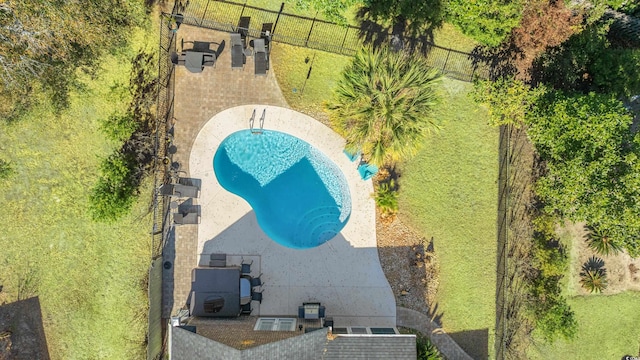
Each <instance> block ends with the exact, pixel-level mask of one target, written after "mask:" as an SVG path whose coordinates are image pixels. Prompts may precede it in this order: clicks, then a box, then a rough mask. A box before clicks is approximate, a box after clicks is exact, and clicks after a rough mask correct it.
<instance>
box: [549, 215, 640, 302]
mask: <svg viewBox="0 0 640 360" xmlns="http://www.w3.org/2000/svg"><path fill="white" fill-rule="evenodd" d="M558 234H560V235H561V236H562V235H563V234H564V235H566V236H568V237H570V238H571V239H572V244H571V246H572V248H571V265H570V266H571V278H570V284H571V285H572V286H571V287H573V290H575V292H576V293H577V294H578V295H588V294H590V293H589V292H588V291H587V290H585V289H583V288H582V286H580V271H581V269H582V265H583V264H584V263H586V262H587V260H589V258H590V257H592V256H595V257H598V258H601V259H602V260H604V267H605V269H606V270H607V279H608V284H609V285H608V286H607V288H606V289H605V290H604V291H603V292H602V294H605V295H613V294H618V293H621V292H624V291H628V290H633V291H640V259H634V258H632V257H631V256H629V254H628V253H626V252H621V253H619V254H616V255H609V256H604V255H599V254H598V253H596V252H595V251H593V250H592V249H591V248H589V246H588V245H587V241H586V237H587V231H586V229H585V226H584V223H576V224H574V223H566V224H564V226H563V227H562V228H560V229H559V230H558Z"/></svg>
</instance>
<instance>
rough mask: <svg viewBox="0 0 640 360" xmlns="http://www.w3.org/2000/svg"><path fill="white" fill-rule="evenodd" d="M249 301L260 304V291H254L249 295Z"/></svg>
mask: <svg viewBox="0 0 640 360" xmlns="http://www.w3.org/2000/svg"><path fill="white" fill-rule="evenodd" d="M251 300H253V301H257V302H259V303H260V304H262V291H260V292H258V291H254V292H252V293H251Z"/></svg>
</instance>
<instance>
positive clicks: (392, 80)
mask: <svg viewBox="0 0 640 360" xmlns="http://www.w3.org/2000/svg"><path fill="white" fill-rule="evenodd" d="M439 80H440V75H439V74H438V72H437V70H435V69H433V68H430V67H429V66H428V65H427V63H426V61H425V59H424V58H423V57H421V56H418V55H411V54H408V53H405V52H393V51H391V50H389V48H387V47H383V48H380V49H373V48H371V47H367V48H363V49H361V50H360V51H358V53H357V54H356V55H355V57H354V59H353V61H352V63H351V64H350V65H348V66H347V67H346V68H345V70H344V71H343V72H342V74H341V77H340V79H339V80H338V84H337V86H336V89H335V92H334V95H333V98H332V99H331V100H330V101H329V102H327V103H326V104H325V108H326V109H327V111H328V112H329V116H330V119H331V123H332V124H333V126H334V128H335V129H336V131H338V133H340V134H342V135H343V136H344V137H345V138H346V141H347V144H346V148H347V150H349V151H353V152H357V151H358V150H362V154H363V156H364V157H365V159H367V160H368V161H369V162H371V163H373V164H376V165H378V166H379V167H382V166H383V165H385V164H390V163H392V162H395V161H399V160H403V159H407V158H409V157H411V156H413V155H415V153H416V152H417V151H418V149H419V148H420V147H421V146H422V144H423V142H424V139H425V137H426V136H427V134H428V133H429V132H430V131H431V130H433V129H437V127H438V126H437V122H436V120H435V118H434V116H433V113H434V110H435V108H436V106H437V104H438V101H439V95H438V92H437V86H438V84H439Z"/></svg>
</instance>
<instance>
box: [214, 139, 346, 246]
mask: <svg viewBox="0 0 640 360" xmlns="http://www.w3.org/2000/svg"><path fill="white" fill-rule="evenodd" d="M213 168H214V172H215V176H216V178H217V179H218V182H219V183H220V185H221V186H222V187H223V188H225V189H226V190H228V191H230V192H232V193H234V194H236V195H238V196H240V197H242V198H243V199H245V200H246V201H247V202H248V203H249V205H251V207H252V208H253V210H254V212H255V214H256V218H257V220H258V224H259V225H260V227H261V228H262V230H263V231H264V232H265V233H266V234H267V235H268V236H269V237H270V238H271V239H272V240H274V241H276V242H277V243H279V244H280V245H283V246H286V247H289V248H294V249H308V248H312V247H316V246H319V245H321V244H323V243H325V242H327V241H328V240H330V239H332V238H333V237H335V236H336V235H338V233H340V231H341V230H342V228H344V226H345V225H346V223H347V221H348V220H349V216H350V214H351V196H350V194H349V188H348V185H347V181H346V178H345V177H344V174H342V172H341V171H340V169H339V168H338V167H337V166H336V165H335V164H334V163H333V162H332V161H331V160H330V159H329V158H327V157H326V156H325V155H324V154H322V153H321V152H320V151H319V150H317V149H315V148H314V147H313V146H311V145H310V144H308V143H307V142H305V141H303V140H301V139H298V138H296V137H294V136H291V135H289V134H285V133H282V132H278V131H270V130H264V131H263V132H261V133H252V132H251V130H241V131H237V132H235V133H232V134H231V135H229V136H228V137H227V138H225V139H224V140H223V141H222V143H221V144H220V147H219V148H218V150H217V151H216V153H215V155H214V158H213ZM222 206H224V205H222Z"/></svg>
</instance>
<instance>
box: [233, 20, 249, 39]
mask: <svg viewBox="0 0 640 360" xmlns="http://www.w3.org/2000/svg"><path fill="white" fill-rule="evenodd" d="M250 22H251V17H249V16H241V17H240V20H239V21H238V27H237V29H236V32H237V33H239V34H240V36H241V37H242V40H243V41H246V40H245V39H246V38H247V35H249V23H250ZM245 44H246V42H245Z"/></svg>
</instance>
